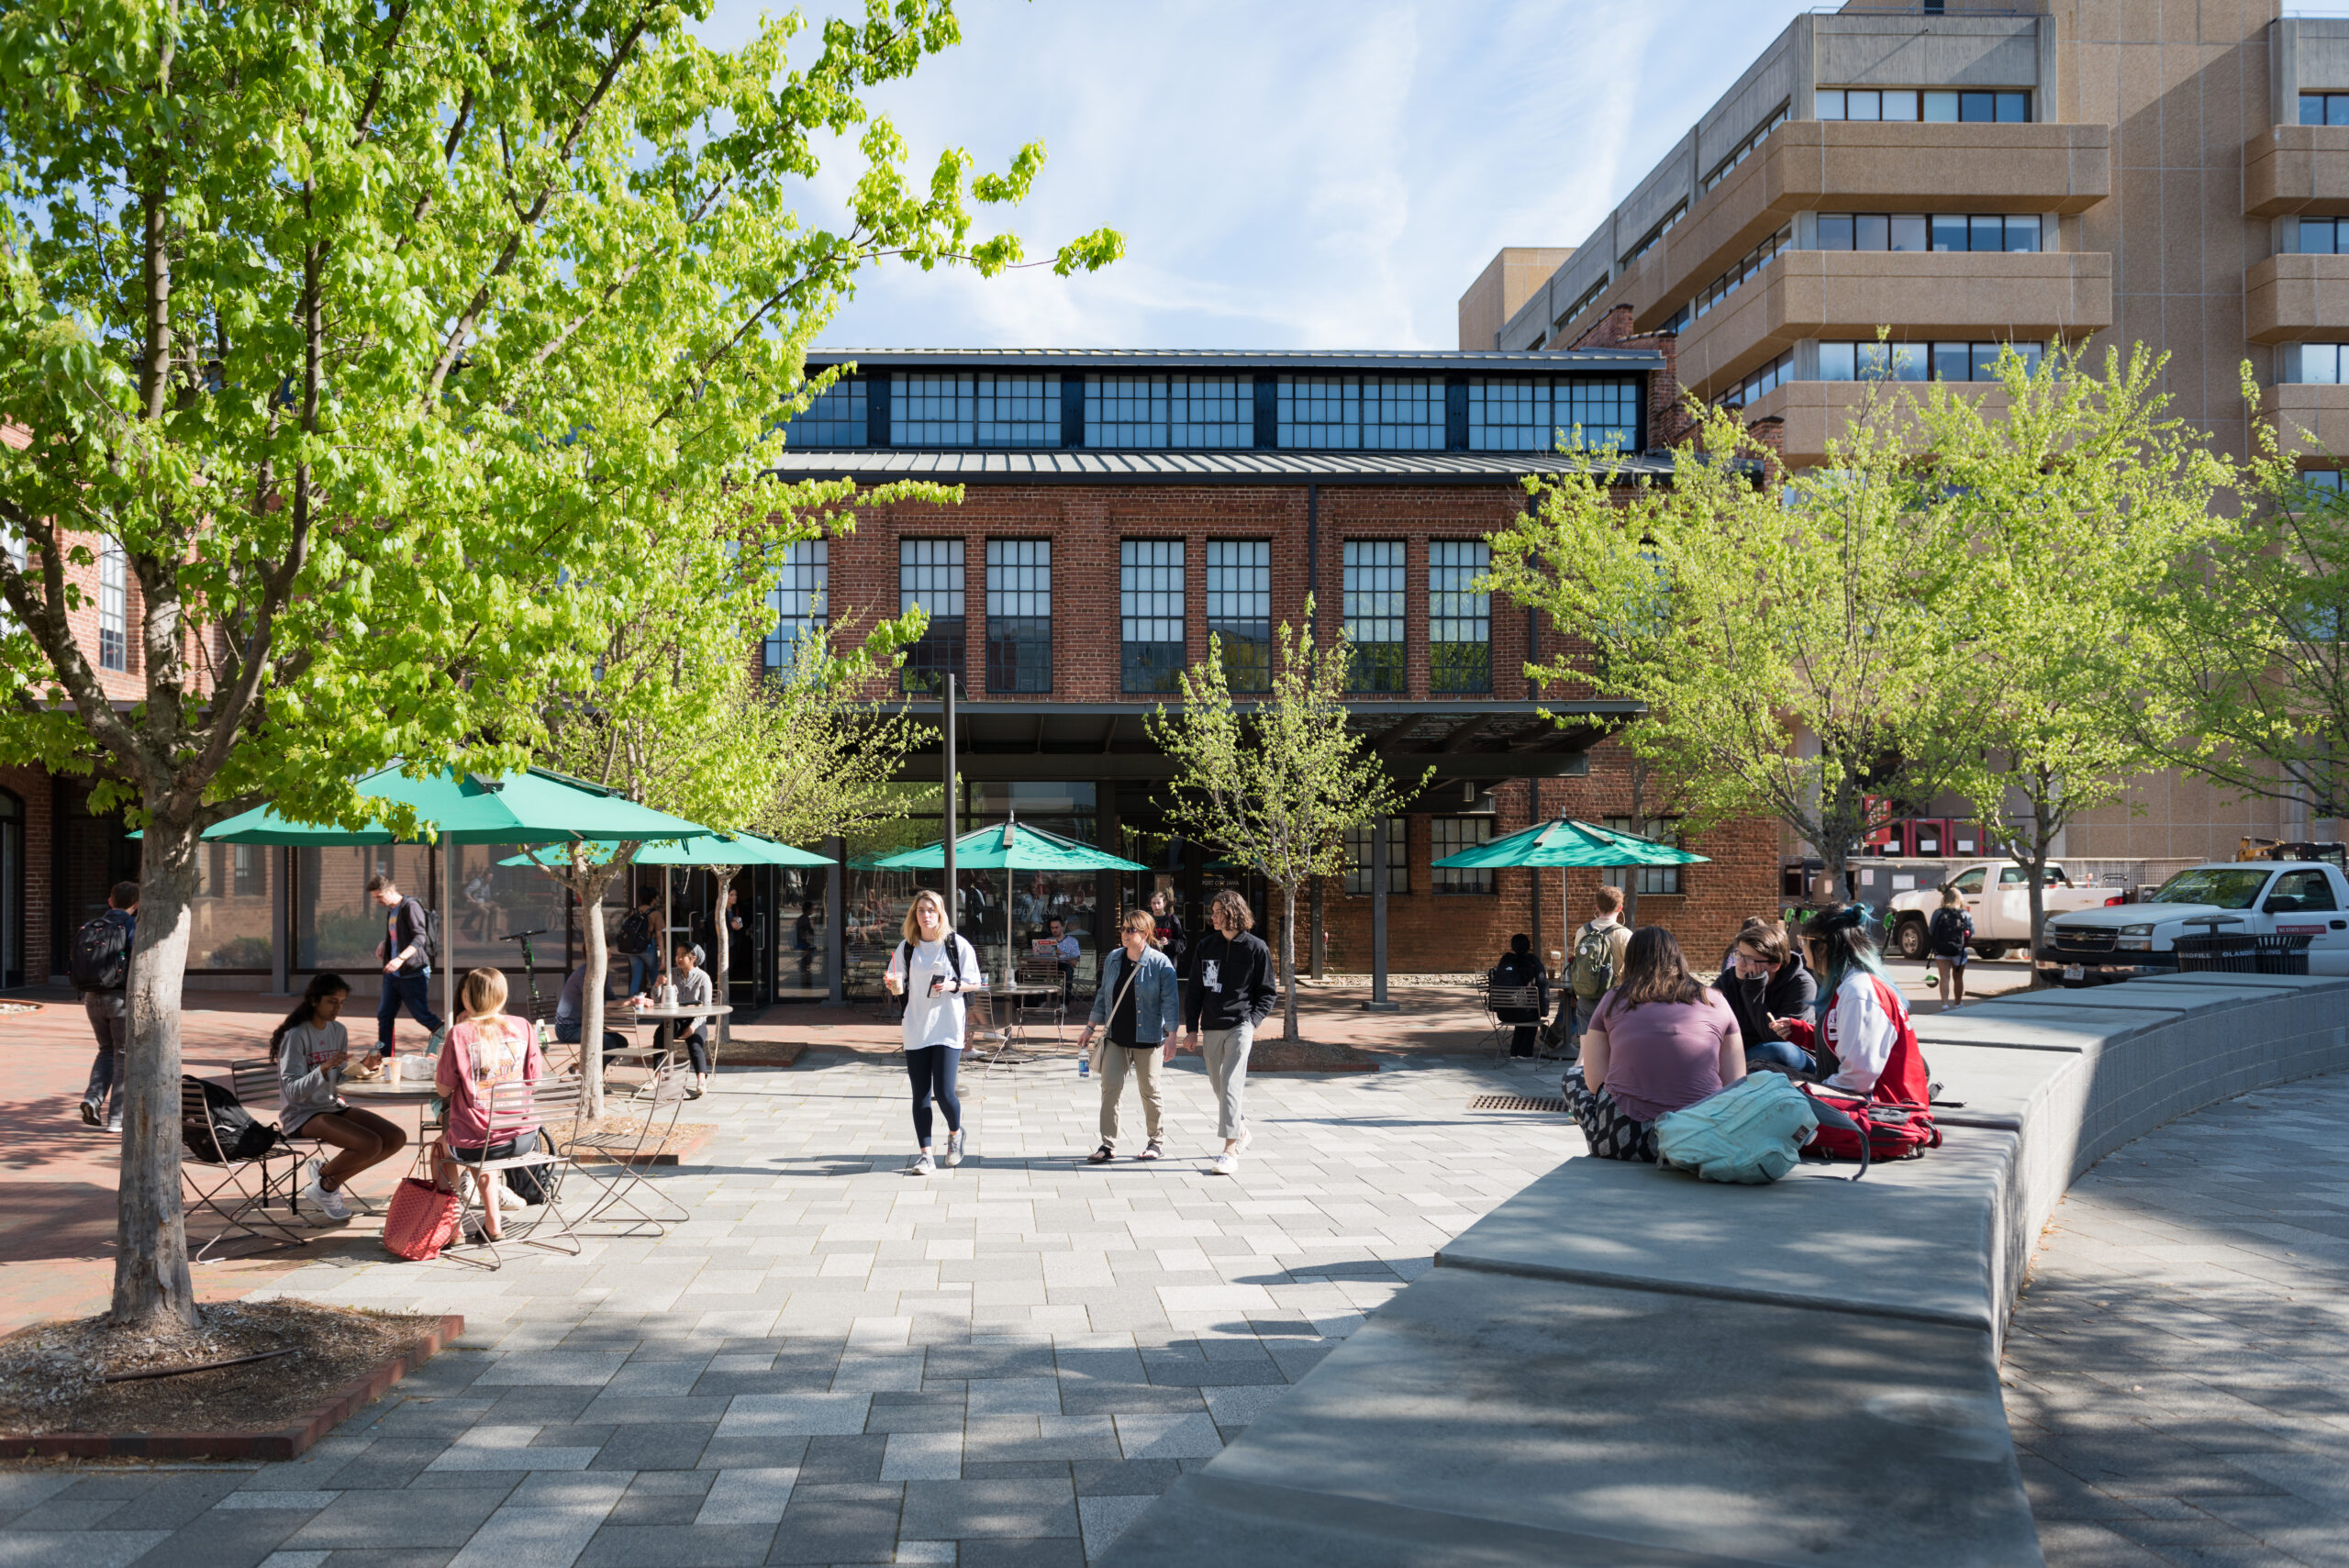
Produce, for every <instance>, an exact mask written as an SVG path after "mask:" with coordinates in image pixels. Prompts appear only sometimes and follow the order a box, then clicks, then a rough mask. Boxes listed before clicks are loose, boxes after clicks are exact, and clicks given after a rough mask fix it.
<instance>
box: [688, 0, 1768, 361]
mask: <svg viewBox="0 0 2349 1568" xmlns="http://www.w3.org/2000/svg"><path fill="white" fill-rule="evenodd" d="M802 3H803V4H805V5H806V6H807V9H808V10H809V12H810V13H811V14H815V15H821V14H826V13H828V12H833V11H837V10H841V9H845V8H846V7H843V6H839V5H838V4H837V0H836V3H835V5H833V6H825V5H824V4H823V0H802ZM782 8H783V7H782V6H780V5H778V4H775V3H774V0H768V4H766V5H764V6H762V5H761V4H760V0H718V4H717V8H716V10H715V12H714V14H713V15H712V17H711V18H710V22H709V24H708V26H707V28H705V29H704V31H705V34H706V36H707V37H708V39H710V41H712V42H713V43H726V42H730V41H734V40H736V39H740V37H741V36H742V34H743V33H744V31H746V30H747V29H748V28H751V27H752V26H754V25H755V22H756V19H757V17H758V14H759V12H760V11H761V10H762V9H769V10H777V11H779V10H781V9H782ZM1806 8H1808V6H1807V3H1806V0H1547V3H1539V0H963V3H962V4H960V5H958V6H957V7H956V11H957V15H958V16H959V17H960V18H961V21H962V26H963V43H962V44H961V45H960V46H959V47H957V48H956V49H953V50H949V51H947V52H946V53H944V54H942V55H941V56H938V57H936V58H934V59H932V60H930V61H927V62H925V63H924V64H923V65H922V66H921V68H920V69H919V70H918V72H916V73H915V74H914V75H913V76H912V77H911V78H909V79H907V81H905V82H902V83H890V84H889V85H887V86H886V87H885V88H883V89H881V90H878V91H876V92H874V93H873V94H871V95H870V96H869V103H870V106H872V107H873V109H874V111H875V112H876V113H879V114H883V115H885V116H887V117H889V118H890V120H891V121H892V122H893V123H894V124H895V125H896V128H897V129H898V130H899V132H900V133H901V134H902V135H903V136H904V137H905V139H906V141H907V144H908V145H909V146H910V147H911V148H912V149H913V153H912V157H911V160H910V165H911V169H912V170H913V171H915V172H918V173H919V174H920V175H922V176H925V177H926V175H927V172H928V170H929V168H930V165H931V164H932V163H934V161H936V159H937V156H938V154H939V152H940V151H941V150H942V149H944V148H948V147H962V148H966V149H968V150H969V151H970V152H971V153H972V155H973V156H974V158H975V159H977V160H978V162H979V165H980V166H981V167H982V168H1000V167H1002V166H1003V165H1004V163H1005V162H1006V161H1008V159H1009V157H1010V156H1011V154H1012V153H1013V152H1014V151H1015V150H1017V149H1018V148H1019V146H1020V145H1021V144H1022V143H1024V142H1028V141H1041V142H1042V143H1043V144H1044V148H1045V150H1046V153H1047V155H1048V161H1047V162H1046V163H1045V165H1044V169H1043V172H1042V174H1041V176H1040V177H1039V179H1038V180H1037V183H1036V187H1035V189H1034V190H1033V191H1032V192H1031V193H1030V197H1029V199H1028V200H1027V201H1026V202H1025V203H1023V204H1022V205H1021V206H1019V207H1018V208H1016V209H1009V210H1008V212H1007V210H1006V209H1001V208H994V209H983V217H986V218H990V219H992V224H991V228H990V231H992V229H995V228H1009V229H1011V230H1012V231H1013V232H1016V233H1018V234H1019V236H1020V238H1021V240H1022V243H1023V244H1024V245H1025V246H1026V248H1027V253H1028V254H1029V255H1030V257H1031V258H1034V257H1042V258H1045V259H1047V260H1049V259H1050V257H1051V255H1052V251H1053V250H1055V249H1057V247H1058V246H1059V245H1060V244H1061V243H1063V241H1065V240H1067V239H1072V238H1074V236H1076V235H1079V234H1083V233H1086V232H1088V231H1090V230H1092V229H1094V228H1100V227H1102V226H1104V225H1106V226H1108V227H1109V228H1115V229H1118V230H1119V232H1120V233H1122V234H1123V235H1124V236H1125V240H1126V254H1125V257H1124V259H1123V260H1121V261H1119V262H1117V263H1116V264H1115V265H1113V266H1111V267H1109V268H1108V269H1107V270H1105V271H1104V272H1100V273H1097V274H1096V275H1094V276H1091V277H1085V278H1077V279H1065V278H1060V277H1056V276H1054V275H1053V274H1052V269H1051V268H1050V267H1048V266H1047V267H1037V268H1034V269H1032V270H1030V271H1026V272H1015V273H1007V274H1005V275H1003V276H1000V277H997V278H994V279H981V278H979V277H978V276H977V275H976V274H975V273H974V272H970V271H969V270H968V269H955V270H952V271H937V272H928V273H924V272H919V271H917V270H915V269H913V268H910V267H904V266H894V265H886V264H885V265H884V266H883V267H882V268H880V269H879V270H877V271H874V272H868V273H866V274H865V279H864V281H863V283H862V284H860V285H859V287H858V290H857V294H856V296H855V297H854V298H853V299H852V300H850V301H849V302H848V303H847V304H846V305H845V306H843V307H842V308H841V312H840V314H839V316H838V317H836V318H835V319H834V321H833V323H832V324H831V327H830V328H829V330H828V331H827V332H826V333H825V335H824V338H823V342H824V343H825V344H826V345H827V346H829V347H835V348H847V347H853V348H1123V349H1141V348H1148V349H1159V348H1165V349H1338V348H1346V349H1450V348H1453V347H1455V346H1456V345H1457V340H1458V329H1457V323H1458V317H1457V310H1456V307H1457V304H1458V301H1459V297H1460V295H1461V294H1462V292H1463V291H1464V290H1465V289H1466V288H1467V286H1468V284H1470V283H1471V282H1472V281H1473V280H1474V279H1475V276H1476V274H1477V273H1478V272H1480V271H1482V270H1483V268H1484V265H1485V263H1486V261H1489V260H1490V259H1491V258H1492V255H1493V252H1494V251H1496V250H1498V249H1500V247H1502V246H1504V245H1573V244H1577V243H1579V242H1580V241H1581V240H1582V239H1583V238H1584V237H1585V236H1586V235H1587V234H1588V233H1589V232H1590V230H1591V228H1593V227H1594V226H1595V225H1596V224H1597V223H1598V220H1599V219H1600V218H1602V217H1605V215H1606V213H1607V212H1608V210H1609V208H1610V207H1611V206H1613V205H1614V204H1615V203H1616V202H1617V201H1619V200H1620V199H1621V197H1622V196H1623V195H1624V194H1625V193H1626V192H1627V191H1628V190H1629V189H1630V187H1631V183H1633V182H1634V181H1636V180H1638V179H1639V178H1640V177H1641V176H1642V175H1643V174H1645V173H1646V172H1647V171H1648V170H1649V169H1650V168H1652V167H1653V165H1654V163H1655V161H1656V160H1657V159H1658V158H1660V157H1661V156H1662V155H1663V154H1664V152H1665V151H1666V150H1669V149H1670V148H1671V146H1672V144H1673V143H1674V142H1675V141H1676V140H1677V139H1679V138H1680V137H1681V136H1682V135H1683V134H1684V133H1685V132H1686V131H1687V128H1689V126H1691V125H1692V124H1694V123H1695V122H1696V120H1697V117H1698V116H1699V115H1700V114H1702V113H1703V112H1704V110H1705V109H1706V108H1708V107H1709V106H1711V104H1712V103H1713V101H1714V100H1715V99H1716V98H1717V97H1719V96H1720V94H1721V93H1722V92H1723V91H1724V90H1726V89H1727V88H1728V86H1729V85H1730V83H1732V82H1733V81H1735V80H1736V78H1737V76H1738V74H1739V73H1740V72H1742V71H1743V70H1744V69H1745V68H1746V66H1747V65H1748V64H1750V63H1751V62H1752V61H1753V59H1754V57H1755V56H1756V55H1757V54H1759V53H1760V52H1761V50H1762V49H1763V48H1764V47H1765V45H1767V44H1768V43H1769V41H1770V40H1771V39H1774V38H1776V36H1777V34H1778V33H1779V32H1780V31H1781V30H1782V29H1783V28H1785V27H1786V25H1787V21H1788V19H1789V18H1791V17H1794V16H1795V15H1796V14H1797V13H1798V12H1799V11H1801V10H1803V9H1806ZM857 157H858V154H857V150H856V147H855V145H854V144H853V142H844V143H841V144H838V145H837V146H836V147H835V148H834V150H832V152H831V153H830V154H829V156H828V157H827V161H826V165H825V169H824V172H823V173H822V174H821V175H820V176H819V178H818V180H817V182H816V183H815V185H814V187H813V189H812V190H811V191H810V193H809V197H808V202H807V206H806V207H805V208H804V209H803V214H802V216H803V217H806V218H807V219H810V220H823V221H829V220H831V219H832V218H833V217H835V216H836V215H837V214H838V213H839V211H840V210H841V208H840V202H841V196H842V195H843V193H844V192H845V191H846V190H847V189H848V187H849V184H850V183H851V182H852V180H853V179H854V177H855V173H856V160H857Z"/></svg>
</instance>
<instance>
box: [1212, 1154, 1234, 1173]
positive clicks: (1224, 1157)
mask: <svg viewBox="0 0 2349 1568" xmlns="http://www.w3.org/2000/svg"><path fill="white" fill-rule="evenodd" d="M1239 1173H1240V1156H1239V1155H1237V1154H1219V1155H1217V1156H1216V1157H1215V1158H1214V1159H1212V1160H1210V1161H1208V1175H1210V1176H1236V1175H1238V1174H1239Z"/></svg>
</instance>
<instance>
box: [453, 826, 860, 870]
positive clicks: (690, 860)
mask: <svg viewBox="0 0 2349 1568" xmlns="http://www.w3.org/2000/svg"><path fill="white" fill-rule="evenodd" d="M587 858H588V860H589V861H590V862H596V863H601V862H605V861H607V860H610V859H611V858H612V850H611V847H610V846H608V845H600V844H599V845H597V846H596V848H594V849H592V850H590V851H588V852H587ZM562 860H563V857H562V851H559V850H556V849H554V848H551V847H550V848H547V849H541V850H532V851H527V852H525V853H522V854H518V855H508V856H507V857H506V858H505V859H504V860H502V861H500V862H497V863H498V864H499V865H502V866H528V865H541V866H551V865H561V864H562ZM636 863H637V864H638V865H640V866H828V865H829V864H831V863H832V862H830V861H829V860H827V859H826V858H825V857H823V856H822V855H811V854H809V853H808V852H807V851H805V850H795V849H793V848H792V847H791V846H790V845H789V844H778V843H776V842H775V841H774V840H773V839H763V838H761V837H759V835H757V834H756V833H718V832H712V833H710V834H707V836H705V837H703V838H699V839H688V840H685V842H684V843H682V844H679V843H663V844H647V845H645V846H644V848H642V849H640V850H639V851H636Z"/></svg>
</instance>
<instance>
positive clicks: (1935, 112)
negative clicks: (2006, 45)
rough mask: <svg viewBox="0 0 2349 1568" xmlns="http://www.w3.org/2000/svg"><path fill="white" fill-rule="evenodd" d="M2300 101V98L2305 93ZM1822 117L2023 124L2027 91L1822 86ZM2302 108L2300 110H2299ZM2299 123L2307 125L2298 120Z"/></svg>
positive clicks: (1819, 100) (2028, 104)
mask: <svg viewBox="0 0 2349 1568" xmlns="http://www.w3.org/2000/svg"><path fill="white" fill-rule="evenodd" d="M2302 101H2303V103H2305V102H2306V99H2305V97H2304V98H2303V100H2302ZM1812 102H1813V104H1814V105H1815V106H1816V108H1817V111H1818V115H1819V117H1820V119H1823V120H1923V121H1926V122H1928V123H1932V122H1937V121H1938V122H1942V123H1956V122H1958V121H1967V122H1978V123H1981V124H1985V125H1987V124H1990V123H1992V122H1993V121H1995V122H1997V123H1998V124H2000V125H2021V124H2027V123H2029V121H2030V119H2031V95H2030V93H2028V92H2026V91H2021V90H2019V89H2012V88H2010V89H2009V90H2008V91H2006V92H2003V93H2001V92H1997V91H1979V90H1976V91H1971V92H1969V91H1965V90H1963V89H1953V88H1947V87H1925V88H1918V87H1822V88H1820V90H1819V92H1818V94H1817V95H1815V96H1814V98H1813V99H1812ZM2305 112H2306V111H2305V110H2303V114H2305ZM2300 123H2301V124H2303V125H2306V124H2308V123H2310V122H2309V121H2308V120H2307V119H2305V118H2303V119H2302V120H2301V122H2300Z"/></svg>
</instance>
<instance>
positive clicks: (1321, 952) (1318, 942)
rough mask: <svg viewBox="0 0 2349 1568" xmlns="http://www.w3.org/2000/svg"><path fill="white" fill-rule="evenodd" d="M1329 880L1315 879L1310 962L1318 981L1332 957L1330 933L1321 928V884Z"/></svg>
mask: <svg viewBox="0 0 2349 1568" xmlns="http://www.w3.org/2000/svg"><path fill="white" fill-rule="evenodd" d="M1327 880H1328V879H1327V878H1325V877H1319V876H1317V877H1315V878H1314V879H1313V894H1312V909H1313V939H1312V944H1311V946H1310V948H1309V949H1308V952H1309V958H1308V962H1310V963H1311V964H1312V965H1313V970H1312V973H1313V978H1314V979H1316V980H1319V979H1320V978H1321V968H1322V965H1323V964H1324V963H1325V962H1328V960H1329V956H1330V943H1329V938H1328V933H1326V932H1325V931H1324V930H1323V929H1322V927H1321V884H1322V883H1323V882H1325V881H1327Z"/></svg>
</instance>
